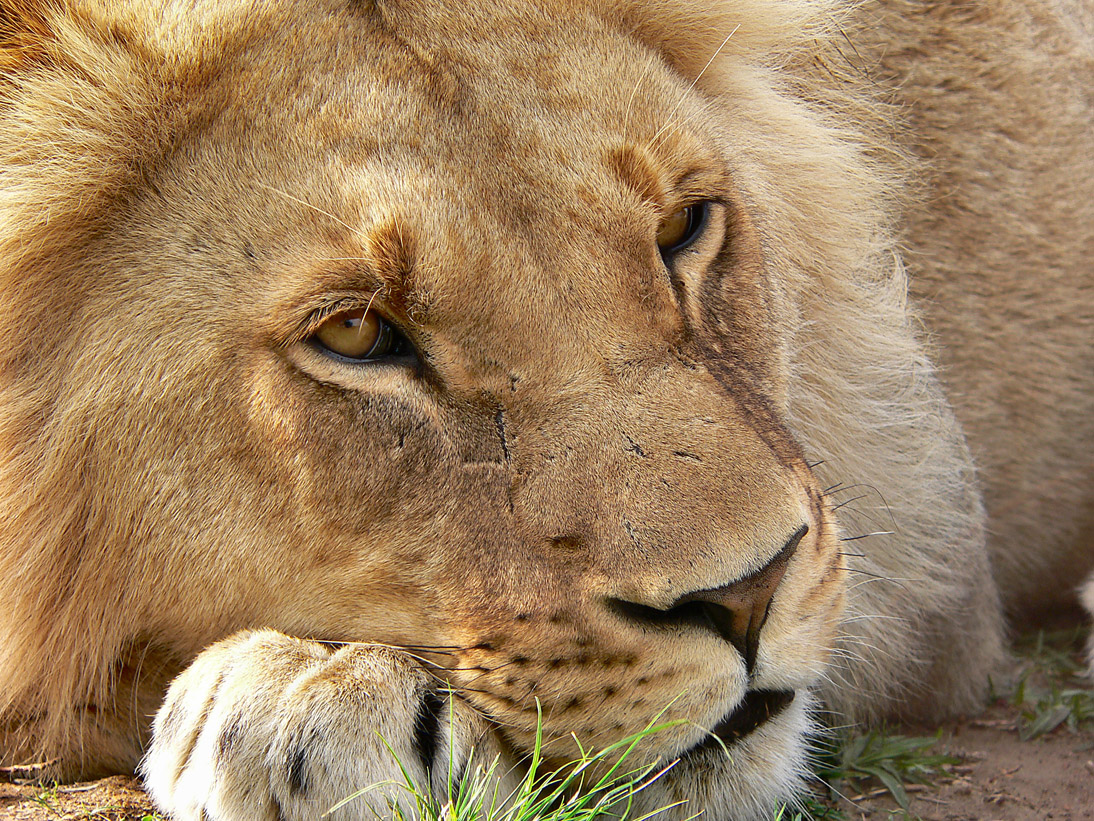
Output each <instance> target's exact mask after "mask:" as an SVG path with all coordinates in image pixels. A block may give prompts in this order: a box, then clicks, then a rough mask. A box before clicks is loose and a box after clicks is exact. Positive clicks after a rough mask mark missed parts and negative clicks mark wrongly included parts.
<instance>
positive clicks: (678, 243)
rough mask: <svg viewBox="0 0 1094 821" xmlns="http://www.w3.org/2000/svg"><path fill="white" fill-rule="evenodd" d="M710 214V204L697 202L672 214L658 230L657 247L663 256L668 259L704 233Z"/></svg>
mask: <svg viewBox="0 0 1094 821" xmlns="http://www.w3.org/2000/svg"><path fill="white" fill-rule="evenodd" d="M709 214H710V204H709V203H706V202H697V203H695V204H694V205H688V206H686V207H684V208H681V209H680V210H679V211H676V212H675V213H673V214H670V215H669V216H668V217H667V218H666V219H665V220H664V222H662V223H661V227H660V228H658V230H657V247H658V249H659V250H660V251H661V257H662V258H663V259H664V260H665V261H666V262H668V260H669V259H670V258H671V257H672V256H673V255H674V254H676V253H678V252H680V251H682V250H684V249H685V248H687V247H688V246H689V245H691V244H692V243H693V242H695V240H696V239H698V238H699V235H700V234H702V233H703V229H704V228H705V227H706V224H707V217H708V215H709Z"/></svg>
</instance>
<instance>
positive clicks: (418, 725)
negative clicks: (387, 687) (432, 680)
mask: <svg viewBox="0 0 1094 821" xmlns="http://www.w3.org/2000/svg"><path fill="white" fill-rule="evenodd" d="M443 709H444V699H442V698H441V697H440V695H438V693H437V692H436V691H435V690H426V691H425V693H423V694H422V699H421V701H420V702H419V703H418V714H417V715H416V716H415V717H414V749H415V750H416V751H417V753H418V758H419V759H420V760H421V762H422V765H423V766H424V767H425V769H426V772H432V771H433V760H434V758H435V757H436V755H437V746H438V743H439V741H440V738H439V736H440V729H441V711H442V710H443Z"/></svg>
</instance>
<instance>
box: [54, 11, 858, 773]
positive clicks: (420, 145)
mask: <svg viewBox="0 0 1094 821" xmlns="http://www.w3.org/2000/svg"><path fill="white" fill-rule="evenodd" d="M432 5H433V9H432V11H430V12H428V13H427V12H426V11H425V10H415V9H413V8H410V7H408V8H404V9H403V13H402V15H401V16H400V17H399V18H398V19H395V20H393V19H388V18H386V17H385V16H384V15H383V14H382V13H381V12H379V11H377V10H375V9H368V10H364V11H360V12H359V13H353V12H338V13H323V14H319V15H316V17H315V18H314V19H311V20H306V21H303V22H301V21H294V23H293V25H292V26H286V27H284V28H281V27H279V26H278V25H276V24H271V25H270V27H269V29H268V30H267V31H266V32H265V33H263V34H262V35H261V36H259V35H255V36H254V37H252V39H251V40H250V41H249V42H247V43H246V45H245V46H244V47H242V48H241V49H240V51H239V52H238V53H237V54H235V55H233V56H232V57H231V59H230V60H228V59H226V60H225V64H224V66H223V67H222V69H221V70H220V71H219V72H218V74H217V75H216V78H215V80H213V81H211V83H210V87H209V88H208V89H207V91H205V92H204V93H203V97H202V99H203V100H204V101H205V103H204V105H205V107H204V108H203V110H202V112H200V114H199V115H196V116H195V117H194V125H193V127H192V128H191V129H190V130H189V131H188V132H187V133H186V134H185V136H184V137H182V138H181V139H180V141H179V144H178V145H177V146H176V148H175V150H174V151H173V152H172V153H171V154H170V155H169V156H168V157H167V158H166V159H165V160H164V161H163V162H162V163H161V164H160V165H159V166H158V167H157V168H155V169H154V170H153V171H152V172H151V173H150V175H149V178H148V179H147V183H146V184H145V185H143V186H141V187H140V188H139V190H138V191H137V192H136V193H135V194H134V195H133V198H132V200H131V201H130V202H129V203H128V204H127V205H126V207H125V208H124V209H120V210H119V211H118V213H117V215H116V216H115V217H113V218H112V220H111V222H110V224H109V225H108V226H107V227H106V228H104V230H103V231H102V233H101V235H100V236H99V238H98V240H97V241H96V242H95V243H92V244H91V246H90V248H88V249H87V250H86V254H87V257H86V261H85V263H84V265H85V270H94V271H98V272H106V273H105V274H103V275H101V276H100V277H99V279H98V283H99V284H97V285H96V286H95V287H94V288H93V289H89V290H87V291H86V292H85V293H84V294H83V295H82V296H81V297H80V298H79V299H78V300H77V304H76V305H75V306H74V307H71V308H70V309H66V310H71V315H70V319H69V322H71V325H70V327H69V330H71V328H72V327H76V328H78V329H79V332H78V339H71V340H69V343H68V344H67V347H66V348H65V350H66V354H65V355H66V356H67V360H66V365H65V367H66V369H67V371H68V374H69V378H70V380H71V384H73V385H79V386H81V388H80V389H79V390H75V389H74V390H73V391H72V392H71V393H70V394H66V396H65V397H64V398H63V399H62V400H61V401H62V402H68V403H71V406H72V409H73V415H74V416H76V415H77V411H79V413H81V414H83V417H82V418H87V419H89V420H91V423H93V424H94V425H95V426H96V429H97V431H98V432H97V434H96V436H97V442H96V445H95V447H96V452H97V453H98V454H99V456H98V457H97V460H96V461H95V462H94V464H93V469H94V470H95V471H97V474H96V475H97V476H98V478H99V480H100V484H101V485H102V486H103V487H107V488H116V489H117V492H116V493H113V494H110V495H108V498H106V499H105V500H104V502H103V504H105V505H107V506H108V507H109V506H113V507H114V508H115V515H112V516H110V517H109V518H110V519H111V521H114V522H115V523H123V524H122V525H118V526H119V527H123V528H124V532H121V533H119V534H117V536H118V538H123V539H125V540H127V541H128V542H129V543H131V544H134V545H138V544H139V545H142V548H141V549H142V550H145V551H146V552H147V558H146V559H145V561H146V562H149V563H150V565H149V566H151V565H152V564H154V565H156V566H158V567H160V568H164V570H163V573H164V576H165V577H166V578H168V579H172V578H178V579H180V580H185V581H180V582H179V585H180V589H179V590H178V591H174V592H172V591H160V592H159V594H158V595H157V596H156V598H155V601H154V603H152V604H149V605H148V610H149V613H150V616H149V619H150V622H151V623H152V624H153V625H154V627H153V628H152V630H151V631H150V632H151V633H152V634H153V635H154V636H174V637H178V636H184V637H186V640H187V641H189V642H190V646H186V647H184V648H183V649H184V652H196V651H197V650H198V649H200V647H201V646H202V645H203V644H205V643H207V642H208V641H210V640H212V639H214V638H216V637H218V636H219V635H222V634H224V633H225V632H227V631H229V630H231V629H235V628H237V627H241V626H259V625H264V626H272V627H276V628H278V629H281V630H284V631H287V632H290V633H293V634H296V635H304V636H310V637H316V638H323V639H330V640H373V641H381V642H390V643H393V644H398V645H404V646H408V647H413V648H417V650H418V651H419V652H421V653H422V654H423V655H424V656H426V657H428V658H429V659H431V660H432V661H433V662H434V663H436V664H437V665H439V667H438V672H439V674H441V675H446V676H447V677H449V678H450V680H451V681H452V683H453V684H454V685H455V686H456V687H457V688H458V689H459V691H460V692H461V694H462V695H463V697H464V698H465V699H466V700H467V701H469V702H471V703H472V704H474V705H475V706H476V707H478V708H479V709H481V710H482V711H483V712H484V713H485V714H487V715H488V716H490V717H492V718H493V719H495V720H496V721H497V723H498V724H499V725H500V726H501V727H502V728H503V732H504V734H505V735H506V736H507V737H508V738H509V740H510V741H511V743H512V744H513V745H514V746H515V747H516V748H518V749H527V748H528V747H529V746H530V745H531V743H532V739H533V737H534V728H535V724H536V717H537V705H536V699H537V698H538V700H539V702H540V703H541V705H542V709H543V720H544V724H545V732H546V735H547V736H548V737H549V738H551V737H565V736H566V735H567V734H569V733H571V732H573V733H576V734H577V736H578V737H579V738H580V739H581V740H582V741H583V742H591V743H594V744H595V743H597V742H601V743H603V742H606V741H608V740H611V739H614V738H618V737H620V736H623V735H626V734H628V733H631V732H634V731H637V730H640V729H642V728H643V727H645V726H646V725H647V724H649V723H650V722H651V721H653V720H654V719H655V718H656V717H657V716H658V715H659V714H660V712H661V711H662V710H663V709H665V708H667V712H666V713H665V717H666V718H675V717H686V718H688V719H690V720H691V721H692V722H694V723H693V724H691V725H686V726H681V727H677V728H675V729H673V730H671V731H666V732H665V733H663V734H659V735H657V736H655V738H654V739H653V740H652V741H651V744H652V745H653V747H655V748H656V749H655V751H656V752H657V753H659V754H664V755H666V756H677V755H681V754H684V753H686V752H687V751H689V750H692V752H691V753H688V755H689V756H690V758H686V759H685V764H684V765H683V766H684V767H685V768H686V767H687V766H694V767H695V768H699V767H700V765H702V766H707V767H710V766H712V765H713V762H714V761H715V760H720V759H718V757H719V756H722V755H723V753H721V752H720V750H719V749H718V748H717V747H715V746H713V745H710V744H707V745H703V746H701V747H697V745H701V744H702V743H703V741H704V739H705V738H706V729H708V728H713V727H716V726H717V725H718V724H719V722H720V721H722V720H723V719H724V718H726V717H727V716H729V715H730V714H731V713H733V712H734V710H735V708H738V707H739V706H741V705H746V707H747V709H742V710H740V711H738V713H737V716H736V719H735V721H737V720H738V719H739V721H738V723H737V726H736V731H738V732H742V733H747V732H748V731H750V730H752V729H753V726H755V725H757V724H761V722H760V721H759V718H758V716H759V715H761V714H763V712H764V711H765V710H766V711H770V712H772V713H775V716H774V717H773V718H772V719H771V720H770V721H768V722H767V723H763V724H762V726H760V727H759V728H758V729H756V730H755V732H752V733H750V734H748V735H747V737H746V738H744V739H743V740H741V741H740V742H739V743H740V744H741V745H744V746H742V747H741V748H740V749H747V750H750V751H752V752H749V753H748V754H746V755H743V756H741V757H740V760H737V761H736V763H735V764H733V765H732V767H733V773H736V775H734V774H733V773H730V772H729V768H730V765H728V764H727V765H726V768H727V775H726V777H727V778H740V779H741V780H742V782H746V783H747V782H749V781H750V780H751V781H752V782H753V783H752V790H753V791H754V792H755V788H756V784H755V781H756V780H758V779H759V778H760V774H761V773H764V772H768V771H770V769H771V768H775V769H778V768H779V767H781V768H783V770H787V768H789V767H790V766H791V765H790V764H789V763H788V762H789V760H790V758H792V753H793V752H794V750H796V749H797V745H798V744H799V743H800V742H799V735H800V733H801V731H802V728H803V726H804V718H803V714H804V710H805V704H806V701H807V696H806V694H805V690H806V688H808V687H809V686H810V685H811V684H813V683H814V682H815V681H816V679H817V676H818V675H819V671H820V669H821V668H822V666H823V664H824V659H825V648H826V647H827V646H828V645H829V644H830V642H831V640H832V636H833V633H834V629H835V621H836V618H837V616H838V611H839V605H840V601H841V595H842V594H841V585H840V580H839V576H840V574H839V572H838V571H839V568H840V560H839V558H838V553H837V550H836V541H835V535H834V532H833V527H832V524H831V521H830V515H829V514H828V513H827V512H826V508H825V505H824V502H823V500H822V495H821V493H820V492H819V491H818V489H817V488H816V487H815V485H814V482H813V480H812V478H811V475H810V472H809V469H808V467H807V466H806V464H805V463H804V461H803V458H802V456H801V454H800V452H799V449H798V447H797V445H796V444H795V442H794V441H793V440H792V438H791V437H790V435H789V434H788V433H787V431H786V430H785V428H784V427H783V425H782V424H781V422H780V414H781V410H782V409H783V407H784V403H785V401H786V395H787V391H788V389H789V386H790V374H789V373H788V366H787V364H786V362H787V349H788V346H789V345H790V344H791V340H790V339H788V338H787V334H788V333H789V332H788V331H787V330H786V329H788V328H790V327H792V325H793V323H791V322H789V321H788V317H790V316H791V315H792V314H793V312H794V310H795V308H794V293H793V291H792V289H790V288H789V287H788V286H787V285H786V284H785V283H783V282H780V275H779V270H778V267H777V265H775V264H773V263H772V262H771V261H770V260H769V259H768V258H767V257H766V255H765V243H764V239H763V236H762V231H761V230H760V229H759V228H758V227H757V226H756V225H755V224H754V222H753V220H752V218H751V216H750V206H749V201H748V192H747V191H743V190H741V189H739V188H738V187H737V185H738V183H737V173H736V169H735V166H734V151H733V146H732V145H728V144H726V142H724V140H725V138H724V137H723V138H721V139H722V140H723V141H722V142H720V141H719V139H720V138H719V137H718V136H717V135H718V134H719V133H722V131H720V130H719V128H718V120H717V117H725V116H727V115H726V114H725V113H724V112H722V113H716V112H715V110H714V109H713V107H712V106H710V105H708V104H707V103H706V102H705V101H704V99H703V97H702V96H701V95H700V94H699V93H698V92H696V91H694V90H692V89H691V88H690V85H691V81H690V80H689V79H688V78H685V77H684V76H682V75H678V74H676V73H675V72H674V71H673V70H672V69H671V68H670V67H669V66H668V65H667V64H665V63H664V62H663V61H662V60H661V59H660V58H659V57H658V56H657V55H656V54H655V53H653V52H652V51H649V50H647V49H646V48H645V47H644V46H642V45H641V44H639V43H638V42H637V41H635V40H633V39H631V38H630V37H628V36H627V35H626V34H625V33H623V32H621V31H616V30H614V29H612V28H610V27H609V26H608V25H607V24H605V23H603V22H601V21H599V20H598V19H594V18H593V17H592V16H589V17H584V16H581V15H575V16H574V17H573V18H571V19H568V20H562V21H559V20H549V19H547V18H546V17H544V18H542V19H541V18H536V17H534V15H533V14H532V12H531V11H529V10H528V9H524V10H523V11H522V16H521V17H520V19H519V20H518V19H517V18H515V17H514V18H511V19H510V18H505V17H504V16H503V17H498V18H495V19H491V20H484V19H478V18H477V17H476V15H477V14H485V13H484V12H476V11H474V10H473V9H470V8H464V9H461V10H452V9H446V10H444V11H443V12H440V11H438V10H437V6H436V4H432ZM462 5H470V4H462ZM275 22H276V21H275ZM454 30H455V31H459V32H460V36H459V37H450V36H446V35H447V34H450V33H451V32H452V31H454ZM310 40H314V41H316V42H322V43H324V44H325V45H324V48H323V49H322V50H321V51H308V54H309V58H308V59H307V60H306V61H301V60H289V61H286V60H285V59H284V56H285V55H287V54H288V55H291V54H295V53H296V52H297V51H298V50H300V49H305V48H306V46H305V45H304V44H306V43H307V42H309V41H310ZM671 240H675V241H671ZM150 249H154V250H150ZM366 307H368V308H369V310H370V312H371V313H370V317H371V319H370V322H377V321H378V322H382V323H383V326H382V328H381V327H380V326H377V325H374V324H370V322H366V323H363V324H362V328H363V329H362V330H360V331H359V333H360V334H372V333H377V332H378V330H379V331H382V332H383V333H391V334H392V335H393V336H391V337H389V338H388V340H387V341H386V342H384V341H383V340H381V344H384V345H386V347H382V348H381V349H380V352H381V355H378V356H375V357H373V358H371V359H369V358H367V357H366V358H364V359H361V358H360V355H361V353H362V352H367V349H368V348H369V347H371V343H370V344H366V345H365V346H364V351H357V350H356V349H354V348H353V341H352V340H350V341H349V342H346V339H347V335H346V333H345V331H346V330H347V328H351V327H352V328H353V329H355V328H356V325H355V322H356V317H358V316H360V313H361V311H362V310H363V309H365V308H366ZM354 311H356V312H357V313H356V314H354ZM347 323H348V324H347ZM366 325H367V326H368V327H365V326H366ZM355 332H358V331H355ZM347 352H348V354H347ZM165 374H169V375H170V376H169V378H167V377H165ZM106 385H110V386H112V387H110V388H109V390H108V389H107V388H105V387H104V386H106ZM89 424H90V423H89ZM133 476H137V477H140V481H139V482H138V485H137V486H136V487H133V486H132V479H131V478H127V477H133ZM773 561H774V562H775V564H774V565H772V564H771V563H772V562H773ZM741 580H744V581H743V582H741ZM735 583H739V584H735ZM183 587H185V588H186V590H185V592H182V590H181V589H182V588H183ZM195 594H196V595H199V596H201V597H203V598H204V600H205V602H206V606H205V608H204V612H202V613H201V614H196V613H195V612H194V611H193V605H192V603H193V601H194V598H195ZM761 628H762V629H761ZM746 657H747V658H746ZM761 691H762V692H761ZM746 692H754V693H755V692H759V693H760V695H754V696H747V697H746ZM786 693H794V694H796V697H795V698H794V700H793V701H792V702H789V703H788V696H785V695H784V694H786ZM746 698H747V699H748V700H747V701H742V700H743V699H746ZM744 713H750V714H751V715H743V714H744ZM722 735H723V736H724V738H725V739H726V740H727V741H732V740H733V738H732V735H733V729H732V728H730V727H729V725H728V723H727V724H726V725H724V726H723V728H722ZM693 748H694V749H693ZM559 750H560V755H567V754H569V753H570V752H572V750H571V749H570V748H566V749H565V750H562V748H561V747H560V748H559ZM753 753H754V754H753ZM689 761H690V762H691V763H690V764H688V763H687V762H689ZM750 767H751V768H752V769H751V770H749V769H748V768H750ZM787 771H788V770H787ZM749 773H751V775H750V774H749ZM707 777H708V778H709V771H708V776H707ZM782 777H783V778H785V777H787V776H786V772H783V773H782ZM694 789H700V788H699V787H698V786H696V787H694Z"/></svg>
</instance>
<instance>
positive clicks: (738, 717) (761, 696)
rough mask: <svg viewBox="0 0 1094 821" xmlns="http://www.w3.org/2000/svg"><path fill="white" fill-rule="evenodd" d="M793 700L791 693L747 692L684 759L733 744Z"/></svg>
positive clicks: (779, 691)
mask: <svg viewBox="0 0 1094 821" xmlns="http://www.w3.org/2000/svg"><path fill="white" fill-rule="evenodd" d="M793 700H794V691H793V690H749V691H748V692H747V693H746V694H745V697H744V700H743V701H742V702H741V703H740V704H738V705H737V708H736V709H735V710H734V711H733V712H732V713H730V714H729V715H727V716H726V717H725V718H723V719H722V720H721V721H719V722H718V723H717V724H715V725H714V726H713V727H712V728H711V729H710V733H709V734H708V735H707V736H706V737H705V738H704V739H703V740H702V741H700V742H699V743H698V744H696V745H695V746H694V747H692V748H691V749H690V750H688V752H687V753H686V755H693V754H695V753H699V752H701V751H702V750H707V749H712V748H716V749H721V748H722V745H726V746H728V745H730V744H734V743H735V742H737V741H740V740H741V739H742V738H744V737H745V736H746V735H748V734H749V733H751V732H752V731H753V730H755V729H756V728H757V727H760V726H762V725H763V724H766V723H767V722H768V721H769V720H770V719H772V718H774V717H775V716H777V715H778V714H779V713H781V712H782V711H783V710H785V709H786V708H787V707H788V706H789V705H790V702H792V701H793Z"/></svg>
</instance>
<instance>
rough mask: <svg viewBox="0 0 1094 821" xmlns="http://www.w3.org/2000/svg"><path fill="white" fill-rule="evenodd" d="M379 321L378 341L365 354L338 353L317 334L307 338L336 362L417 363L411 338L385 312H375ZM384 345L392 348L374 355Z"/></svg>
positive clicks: (366, 363)
mask: <svg viewBox="0 0 1094 821" xmlns="http://www.w3.org/2000/svg"><path fill="white" fill-rule="evenodd" d="M375 316H376V319H377V321H378V322H379V323H380V333H379V335H378V336H377V337H376V342H375V343H373V345H372V347H371V348H370V349H369V352H368V353H367V354H365V355H364V356H359V357H358V356H346V355H345V354H342V353H338V351H335V350H331V349H330V348H328V347H327V346H326V345H324V344H323V343H322V342H321V341H320V339H319V336H318V335H317V334H314V333H313V334H312V335H311V336H309V337H308V338H307V340H306V342H307V344H308V346H309V347H311V349H312V350H314V351H316V352H317V353H320V354H322V355H323V356H325V357H327V358H328V359H332V360H334V361H335V362H340V363H342V364H344V365H386V364H415V363H417V362H418V361H419V359H418V352H417V350H416V349H415V348H414V346H413V345H412V344H411V342H410V340H408V339H407V338H406V335H405V334H403V333H402V332H401V331H400V330H399V329H398V328H397V327H396V326H395V325H394V323H392V322H390V321H388V320H387V319H386V318H385V317H384V316H383V314H379V313H377V314H375ZM384 345H390V349H389V350H387V351H384V352H383V353H381V354H379V355H374V353H373V352H374V351H376V350H379V349H380V348H381V347H383V346H384Z"/></svg>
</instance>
